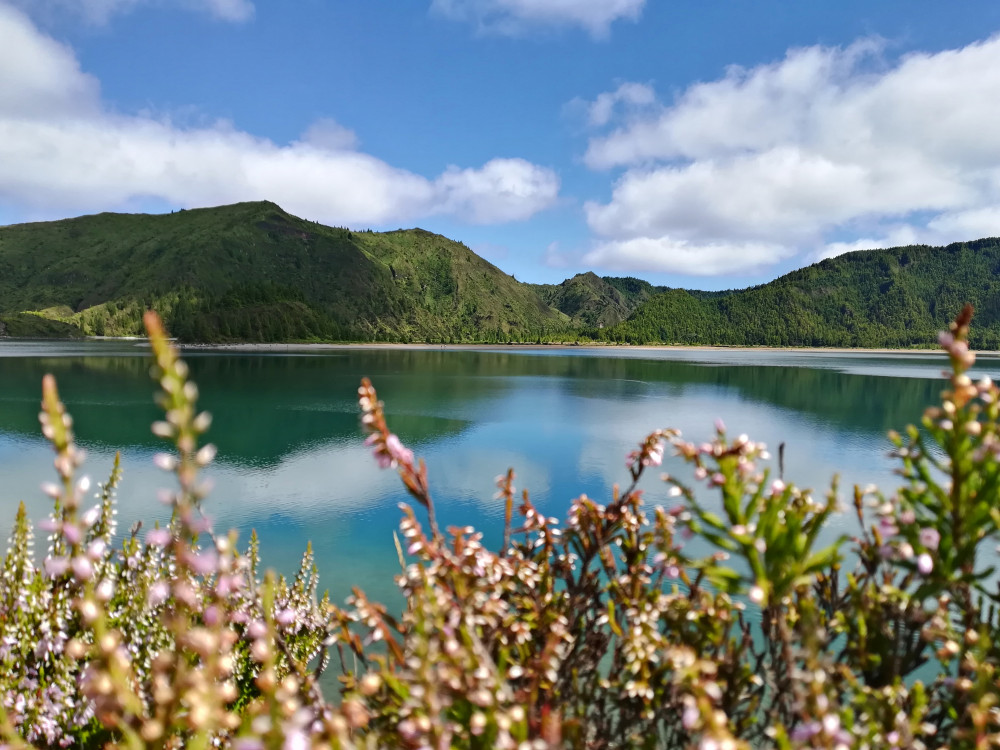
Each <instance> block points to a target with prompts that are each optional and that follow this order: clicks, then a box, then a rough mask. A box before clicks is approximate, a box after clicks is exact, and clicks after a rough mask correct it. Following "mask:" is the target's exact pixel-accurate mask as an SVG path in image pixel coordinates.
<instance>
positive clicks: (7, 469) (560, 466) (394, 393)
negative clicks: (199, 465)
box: [0, 341, 1000, 601]
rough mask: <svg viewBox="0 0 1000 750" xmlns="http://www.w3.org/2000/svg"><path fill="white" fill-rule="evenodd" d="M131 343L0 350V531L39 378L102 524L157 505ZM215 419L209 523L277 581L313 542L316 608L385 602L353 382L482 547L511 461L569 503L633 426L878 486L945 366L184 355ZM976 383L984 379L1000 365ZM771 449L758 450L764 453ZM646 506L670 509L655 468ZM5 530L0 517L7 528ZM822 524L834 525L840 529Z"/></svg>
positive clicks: (377, 513) (816, 478) (46, 453)
mask: <svg viewBox="0 0 1000 750" xmlns="http://www.w3.org/2000/svg"><path fill="white" fill-rule="evenodd" d="M147 355H148V350H147V349H146V348H145V347H144V346H143V345H142V343H141V342H98V341H93V342H79V343H69V344H67V343H50V342H45V343H32V342H13V341H5V342H0V519H11V520H12V519H13V514H14V511H15V509H16V506H17V503H18V501H20V500H24V501H25V502H26V503H27V505H28V507H29V510H30V512H31V514H32V516H33V517H35V518H36V519H37V518H39V517H41V516H42V515H43V514H44V513H45V512H46V510H47V508H48V505H47V503H46V501H45V498H44V497H43V496H42V493H41V492H40V491H39V484H40V483H41V482H42V481H45V480H50V479H52V475H53V472H52V466H51V457H52V456H51V452H50V450H49V448H48V447H47V445H46V444H45V443H44V441H42V439H41V437H40V434H39V430H38V422H37V413H38V399H39V393H40V380H41V377H42V375H43V374H44V373H46V372H51V373H53V374H54V375H55V376H56V378H57V380H58V382H59V386H60V391H61V393H62V396H63V400H64V401H65V403H66V404H67V407H68V408H69V410H70V412H71V413H72V414H73V416H74V418H75V429H76V434H77V438H78V441H79V442H80V443H81V444H82V445H83V446H84V447H85V448H86V449H87V450H88V455H89V457H88V460H87V463H86V466H85V468H84V473H88V474H90V475H91V477H92V478H93V479H94V480H95V481H99V480H102V479H103V477H105V476H106V475H107V473H108V471H109V470H110V466H111V461H112V458H113V456H114V452H115V450H116V449H120V450H121V451H122V462H123V465H124V468H125V477H124V481H123V483H122V486H121V490H120V492H119V500H120V506H119V508H120V510H119V521H120V524H121V526H120V528H123V529H127V528H128V527H129V526H130V525H131V524H132V523H134V522H135V521H137V520H140V519H141V520H144V521H146V522H147V523H150V522H151V521H152V520H154V519H157V518H160V519H162V518H164V517H165V516H166V515H167V512H166V511H165V509H164V508H163V506H161V505H160V504H159V502H158V501H157V499H156V490H157V488H159V487H162V486H169V484H170V477H169V476H168V475H165V474H163V473H162V472H160V471H159V470H157V469H155V468H154V467H153V466H152V462H151V458H152V455H153V454H154V453H155V452H156V451H157V450H159V449H160V447H161V443H160V442H159V441H158V440H157V439H156V438H155V437H154V436H153V435H152V434H151V433H150V431H149V424H150V422H151V421H152V420H153V419H155V418H156V417H157V409H156V407H155V406H154V405H153V402H152V393H153V390H154V387H153V384H152V382H151V381H150V380H149V377H148V372H147V371H148V360H147ZM185 358H186V359H187V360H188V362H189V364H190V366H191V372H192V375H193V377H194V379H195V380H196V381H197V383H198V385H199V387H200V390H201V394H202V395H201V404H202V406H203V407H204V408H207V409H208V410H210V411H211V412H212V413H213V415H214V417H215V419H214V424H213V427H212V430H211V432H210V434H209V437H210V439H211V440H212V441H213V442H215V443H216V444H217V445H218V447H219V458H218V459H217V462H216V464H215V465H213V467H211V469H210V470H209V472H208V474H209V475H210V476H211V478H212V479H213V480H214V482H215V490H214V491H213V494H212V496H211V497H210V498H209V500H208V502H207V503H206V506H205V507H206V510H207V512H208V513H209V515H211V516H212V517H213V519H214V521H215V526H216V528H217V529H228V528H236V529H238V530H239V531H240V534H241V538H242V539H244V540H245V539H246V538H247V537H248V535H249V531H250V529H252V528H255V529H257V531H258V533H259V534H260V535H261V538H262V543H263V556H264V561H265V564H267V565H270V566H273V567H276V568H278V569H279V570H282V571H283V572H290V571H293V570H294V569H295V567H296V564H297V561H298V558H299V556H300V555H301V553H302V550H303V549H304V548H305V545H306V542H307V541H309V540H311V541H312V543H313V546H314V549H315V552H316V557H317V562H318V565H319V569H320V576H321V587H328V588H329V590H330V593H331V595H332V596H333V598H334V600H335V601H340V600H342V599H343V598H344V597H345V596H346V595H347V594H348V593H349V591H350V588H351V586H355V585H357V586H361V587H362V588H364V589H365V590H366V591H367V592H368V593H369V594H370V595H371V596H373V597H374V598H376V599H383V600H386V599H388V600H390V601H393V600H395V594H394V586H393V583H392V576H393V574H394V573H395V572H397V570H398V563H397V562H396V555H395V550H394V547H393V541H392V531H393V529H394V528H395V527H396V524H397V522H398V520H399V511H398V509H397V503H399V502H401V501H404V500H406V494H405V492H404V491H402V489H401V486H400V484H399V482H398V480H397V478H396V476H395V474H394V473H393V472H391V471H380V470H379V469H378V468H377V467H376V465H375V463H374V461H373V460H371V458H370V455H369V453H368V450H367V449H366V448H365V447H364V446H363V444H362V441H363V435H362V433H361V431H360V429H359V423H358V412H357V406H356V402H355V396H356V389H357V385H358V382H359V381H360V379H361V377H362V376H368V377H370V378H371V379H372V381H373V382H374V384H375V386H376V388H378V390H379V394H380V396H381V398H382V399H383V400H384V401H385V402H386V408H387V413H388V417H389V423H390V427H391V428H392V429H393V430H394V431H396V432H397V433H398V434H399V436H400V438H401V439H402V440H403V442H404V443H406V444H407V445H408V446H409V447H411V448H413V449H414V451H415V452H416V453H417V454H418V455H419V456H422V457H424V458H425V459H426V461H427V465H428V469H429V473H430V479H431V487H432V490H433V492H434V495H435V497H436V499H437V503H438V507H439V513H440V516H441V520H442V523H443V524H461V525H465V524H472V525H474V526H477V527H479V528H481V529H483V530H484V531H485V532H486V534H487V540H488V541H489V542H490V543H491V544H497V543H498V542H499V539H500V533H501V525H502V518H503V508H502V505H501V503H500V502H499V501H497V500H495V499H494V497H493V496H494V493H495V491H496V488H495V486H494V478H495V477H496V476H497V475H498V474H501V473H503V472H505V471H506V470H507V468H508V467H511V466H513V467H514V468H515V471H516V472H517V475H518V479H517V485H518V487H519V488H520V487H526V488H528V489H529V490H530V492H531V495H532V497H533V499H534V500H535V502H536V503H537V504H538V505H539V506H540V507H541V508H542V509H543V510H544V512H545V513H546V514H547V515H555V516H562V515H564V511H565V509H566V508H567V506H568V505H569V501H570V500H571V499H572V498H573V497H575V496H576V495H579V494H580V493H583V492H585V493H587V494H588V495H590V496H591V497H594V498H606V497H608V496H609V495H610V492H611V488H612V486H613V484H614V483H615V482H622V483H625V482H626V480H627V473H626V471H625V467H624V457H625V455H626V453H627V452H628V451H629V450H631V449H632V448H633V447H634V445H635V444H636V443H637V442H638V441H639V440H640V439H641V438H642V437H643V436H645V435H646V434H647V433H648V432H650V431H651V430H653V429H655V428H658V427H679V428H681V429H682V430H683V431H684V433H685V435H687V436H688V437H690V438H691V439H694V440H702V439H706V438H708V437H709V436H710V435H711V433H712V430H713V422H714V420H715V419H716V418H717V417H720V418H722V419H723V420H724V421H725V422H726V424H727V426H728V428H729V431H730V433H731V434H732V435H736V434H738V433H741V432H745V433H748V434H749V435H750V436H751V437H752V438H754V439H756V440H762V441H764V442H766V443H768V444H769V445H770V446H772V448H776V446H777V444H778V443H779V442H784V443H785V444H786V452H785V456H786V471H785V478H786V480H792V481H795V482H796V483H798V484H800V485H803V486H807V487H814V488H819V489H823V488H826V487H827V486H828V485H829V482H830V478H831V476H832V475H833V474H834V473H837V472H839V473H840V475H841V478H842V487H843V490H842V494H843V495H844V496H845V497H849V494H850V492H849V491H850V487H851V485H853V484H854V483H859V484H868V483H872V482H874V483H877V484H879V485H881V486H884V487H886V488H887V489H888V488H891V487H893V486H895V477H894V476H893V474H892V468H893V464H892V463H891V461H890V460H889V459H888V458H887V452H888V450H889V444H888V441H887V440H886V438H885V433H886V432H887V430H889V429H890V428H896V429H900V428H902V427H904V426H905V425H906V424H908V423H910V422H913V421H916V420H918V419H919V417H920V414H921V412H922V410H923V408H924V406H926V405H927V404H929V403H932V402H933V401H934V400H935V399H936V398H937V397H938V394H939V391H940V390H941V388H942V378H941V373H940V371H941V368H942V367H943V366H944V356H943V355H940V354H935V353H926V354H910V353H906V354H892V355H884V354H868V353H846V354H845V353H825V352H824V353H816V352H794V351H793V352H776V351H750V352H747V351H736V350H712V351H708V350H706V351H680V350H634V349H582V348H570V349H556V348H548V347H538V348H529V349H518V348H514V347H504V348H501V349H460V350H437V349H423V350H419V349H392V348H377V349H363V348H341V349H324V350H309V351H294V350H289V351H287V352H286V351H282V352H272V353H236V352H219V351H205V350H196V351H191V352H186V353H185ZM977 371H978V372H980V373H986V374H990V375H992V376H993V377H1000V361H998V360H996V359H986V360H981V361H980V364H979V366H978V368H977ZM775 452H776V451H775ZM643 487H644V489H645V490H646V493H647V501H648V502H650V503H651V504H655V503H657V502H662V503H668V502H670V501H669V500H668V499H667V498H666V493H665V491H664V489H663V487H662V484H661V483H660V482H659V481H658V479H657V475H656V474H655V473H654V474H653V475H652V476H650V477H648V478H647V479H646V480H645V481H644V483H643ZM9 522H10V521H9V520H7V521H4V522H3V523H2V525H3V526H7V525H9ZM837 524H838V527H837V528H835V529H832V530H831V533H836V532H837V531H846V532H848V533H849V532H850V530H851V522H850V517H849V516H847V515H845V516H843V517H841V518H840V519H838V521H837Z"/></svg>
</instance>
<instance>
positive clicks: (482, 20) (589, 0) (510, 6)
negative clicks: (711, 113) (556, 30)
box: [431, 0, 646, 38]
mask: <svg viewBox="0 0 1000 750" xmlns="http://www.w3.org/2000/svg"><path fill="white" fill-rule="evenodd" d="M645 4H646V0H433V1H432V2H431V10H432V11H433V12H435V13H440V14H441V15H443V16H445V17H448V18H452V19H455V20H460V21H466V22H469V23H473V24H475V25H476V27H477V28H478V29H479V30H481V31H486V32H494V33H499V34H507V35H518V34H523V33H525V32H526V31H528V30H530V29H532V28H538V27H566V26H576V27H581V28H583V29H585V30H586V31H588V32H589V33H590V34H591V35H592V36H594V37H597V38H601V37H606V36H607V35H608V33H609V30H610V28H611V24H612V23H614V22H615V21H617V20H619V19H625V20H630V21H635V20H637V19H638V18H639V15H640V14H641V13H642V9H643V6H644V5H645Z"/></svg>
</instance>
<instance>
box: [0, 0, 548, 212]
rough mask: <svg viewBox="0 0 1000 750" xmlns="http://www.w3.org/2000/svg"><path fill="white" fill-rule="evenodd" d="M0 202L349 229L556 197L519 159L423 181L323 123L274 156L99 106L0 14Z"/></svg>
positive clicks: (269, 149) (230, 138)
mask: <svg viewBox="0 0 1000 750" xmlns="http://www.w3.org/2000/svg"><path fill="white" fill-rule="evenodd" d="M0 39H4V40H5V44H4V45H2V46H0V80H3V81H6V82H7V85H6V86H4V87H2V88H0V202H2V203H4V204H7V205H8V206H15V207H19V208H20V209H21V210H26V211H31V212H34V213H36V214H39V215H53V214H55V215H59V214H63V213H65V212H70V211H87V210H103V209H108V208H111V207H115V206H123V205H127V204H128V203H129V202H131V201H135V200H141V199H144V198H145V199H148V198H155V199H159V200H162V201H165V202H167V203H171V204H175V205H180V206H188V207H195V206H208V205H218V204H221V203H231V202H235V201H242V200H260V199H264V198H267V199H271V200H275V201H277V202H278V203H280V204H281V205H282V206H284V207H285V208H286V209H288V210H289V211H292V212H293V213H298V214H300V215H303V216H306V217H309V218H314V219H322V220H325V221H329V222H331V223H338V224H347V225H366V224H369V225H370V224H384V223H387V222H397V221H399V222H401V221H408V220H412V219H415V218H418V217H421V216H429V215H434V214H448V215H451V216H454V217H456V218H458V219H460V220H462V221H468V222H473V223H491V222H504V221H517V220H521V219H526V218H528V217H529V216H531V215H533V214H534V213H536V212H538V211H541V210H543V209H545V208H547V207H549V206H550V205H552V203H553V202H554V201H555V200H556V198H557V196H558V191H559V179H558V177H557V176H556V175H555V173H554V172H552V171H551V170H549V169H547V168H543V167H539V166H537V165H534V164H531V163H529V162H526V161H524V160H522V159H493V160H491V161H489V162H487V163H486V164H485V165H483V166H482V167H479V168H464V169H463V168H459V167H449V168H447V169H446V170H445V171H444V172H443V173H442V174H441V175H439V176H438V177H436V178H433V179H428V178H427V177H424V176H422V175H418V174H414V173H412V172H408V171H406V170H403V169H399V168H397V167H393V166H391V165H389V164H387V163H385V162H383V161H381V160H379V159H377V158H375V157H373V156H371V155H369V154H365V153H361V152H359V151H356V150H354V148H355V147H356V145H357V138H356V137H355V136H354V134H353V133H352V132H351V131H350V130H348V129H347V128H345V127H343V126H342V125H340V124H338V123H336V122H335V121H333V120H322V121H320V122H318V123H316V124H314V125H313V126H312V127H311V128H309V129H308V130H307V131H306V133H305V134H304V135H303V136H302V138H301V139H300V140H298V141H296V142H294V143H291V144H288V145H279V144H276V143H274V142H272V141H270V140H267V139H264V138H258V137H255V136H253V135H251V134H249V133H246V132H243V131H240V130H238V129H236V128H235V127H233V126H232V125H231V124H227V123H218V124H215V125H212V126H208V127H198V128H184V127H180V126H177V125H175V124H173V123H171V122H170V121H169V120H165V119H156V118H153V117H150V116H142V115H120V114H116V113H112V112H110V111H109V110H108V109H107V108H105V107H103V106H102V103H101V101H100V91H99V85H98V82H97V81H96V80H94V79H93V78H92V77H90V76H88V75H86V74H85V73H83V72H82V71H81V70H80V68H79V65H78V63H77V61H76V59H75V57H74V55H73V54H72V52H71V51H70V50H69V49H67V48H66V47H64V46H61V45H59V44H57V43H56V42H54V41H53V40H51V39H50V38H48V37H46V36H45V35H43V34H42V33H40V32H39V31H38V30H37V29H36V28H35V27H34V26H33V25H32V23H31V22H30V21H29V20H28V18H27V17H26V16H25V15H24V14H22V13H20V12H19V11H17V10H15V9H13V8H12V7H10V6H4V5H2V4H0Z"/></svg>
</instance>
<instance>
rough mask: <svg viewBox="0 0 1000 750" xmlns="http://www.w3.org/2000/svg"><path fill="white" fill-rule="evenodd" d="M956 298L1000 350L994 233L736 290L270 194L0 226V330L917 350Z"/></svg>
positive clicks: (820, 267)
mask: <svg viewBox="0 0 1000 750" xmlns="http://www.w3.org/2000/svg"><path fill="white" fill-rule="evenodd" d="M965 302H971V303H972V304H973V305H974V306H975V308H976V310H977V317H976V324H975V326H974V328H973V339H972V343H973V345H974V346H977V347H979V348H990V349H1000V239H996V238H987V239H982V240H977V241H975V242H965V243H954V244H952V245H949V246H947V247H944V248H933V247H928V246H923V245H920V246H909V247H900V248H891V249H888V250H865V251H858V252H853V253H848V254H845V255H841V256H838V257H836V258H831V259H828V260H824V261H821V262H819V263H816V264H814V265H811V266H808V267H806V268H802V269H799V270H797V271H793V272H792V273H789V274H787V275H785V276H782V277H781V278H778V279H775V280H774V281H771V282H768V283H766V284H761V285H759V286H754V287H750V288H747V289H741V290H728V291H721V292H705V291H698V290H685V289H672V288H667V287H657V286H653V285H651V284H650V283H648V282H646V281H643V280H641V279H636V278H632V277H609V276H604V277H601V276H598V275H597V274H595V273H592V272H587V273H581V274H577V275H576V276H574V277H572V278H569V279H566V280H565V281H563V282H562V283H560V284H525V283H521V282H519V281H517V280H516V279H514V277H512V276H510V275H508V274H507V273H505V272H503V271H502V270H500V269H499V268H497V267H496V266H494V265H493V264H491V263H489V262H488V261H486V260H484V259H483V258H481V257H479V256H478V255H476V254H475V253H473V252H472V251H471V250H470V249H469V248H468V247H466V246H465V245H464V244H462V243H460V242H456V241H454V240H450V239H448V238H446V237H443V236H441V235H437V234H433V233H431V232H427V231H424V230H422V229H400V230H396V231H392V232H372V231H351V230H348V229H344V228H338V227H328V226H324V225H322V224H319V223H316V222H312V221H307V220H304V219H300V218H297V217H295V216H292V215H291V214H289V213H287V212H285V211H284V210H282V209H281V208H280V207H279V206H277V205H275V204H274V203H271V202H268V201H261V202H253V203H238V204H234V205H230V206H220V207H217V208H204V209H193V210H185V211H178V212H176V213H171V214H160V215H149V214H113V213H103V214H97V215H93V216H82V217H79V218H74V219H64V220H61V221H52V222H40V223H31V224H16V225H11V226H5V227H0V336H5V335H6V336H26V337H46V336H50V337H51V336H64V337H65V336H79V335H109V336H114V335H139V334H141V333H142V323H141V317H142V313H143V311H144V310H146V309H148V308H150V307H152V308H154V309H156V310H157V311H159V312H160V313H161V315H163V317H164V318H165V320H166V323H167V326H168V328H169V329H170V330H171V331H172V332H173V333H174V334H175V335H176V336H177V337H178V338H180V339H181V340H182V341H188V342H209V343H211V342H227V341H248V342H266V341H392V342H430V343H460V342H467V343H505V342H547V341H597V342H606V343H631V344H654V343H661V344H715V345H730V346H843V347H893V348H905V347H913V346H928V345H930V344H931V343H932V342H933V341H934V338H935V335H936V332H937V331H939V330H941V329H942V328H944V327H945V326H946V325H947V323H948V321H949V320H950V319H951V318H952V317H953V316H954V315H955V313H956V312H957V311H958V310H959V309H960V308H961V306H962V305H963V304H964V303H965Z"/></svg>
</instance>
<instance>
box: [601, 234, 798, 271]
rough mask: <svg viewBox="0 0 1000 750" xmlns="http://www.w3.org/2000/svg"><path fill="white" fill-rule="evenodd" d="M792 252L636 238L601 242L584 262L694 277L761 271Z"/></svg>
mask: <svg viewBox="0 0 1000 750" xmlns="http://www.w3.org/2000/svg"><path fill="white" fill-rule="evenodd" d="M791 254H792V251H791V250H789V249H788V248H785V247H782V246H781V245H774V244H766V243H724V242H707V243H701V244H695V243H691V242H688V241H687V240H676V239H673V238H671V237H635V238H632V239H629V240H613V241H610V242H601V243H598V244H597V245H596V246H595V247H594V248H593V249H592V250H591V251H590V252H588V253H587V254H586V255H585V256H584V258H583V262H584V263H585V264H587V265H588V266H596V267H598V268H611V269H614V270H616V271H662V272H667V273H683V274H689V275H691V276H714V275H717V274H731V273H745V272H749V271H759V270H760V269H761V268H764V267H766V266H768V265H770V264H771V263H773V262H774V261H775V260H778V259H781V258H783V257H787V256H789V255H791Z"/></svg>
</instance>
